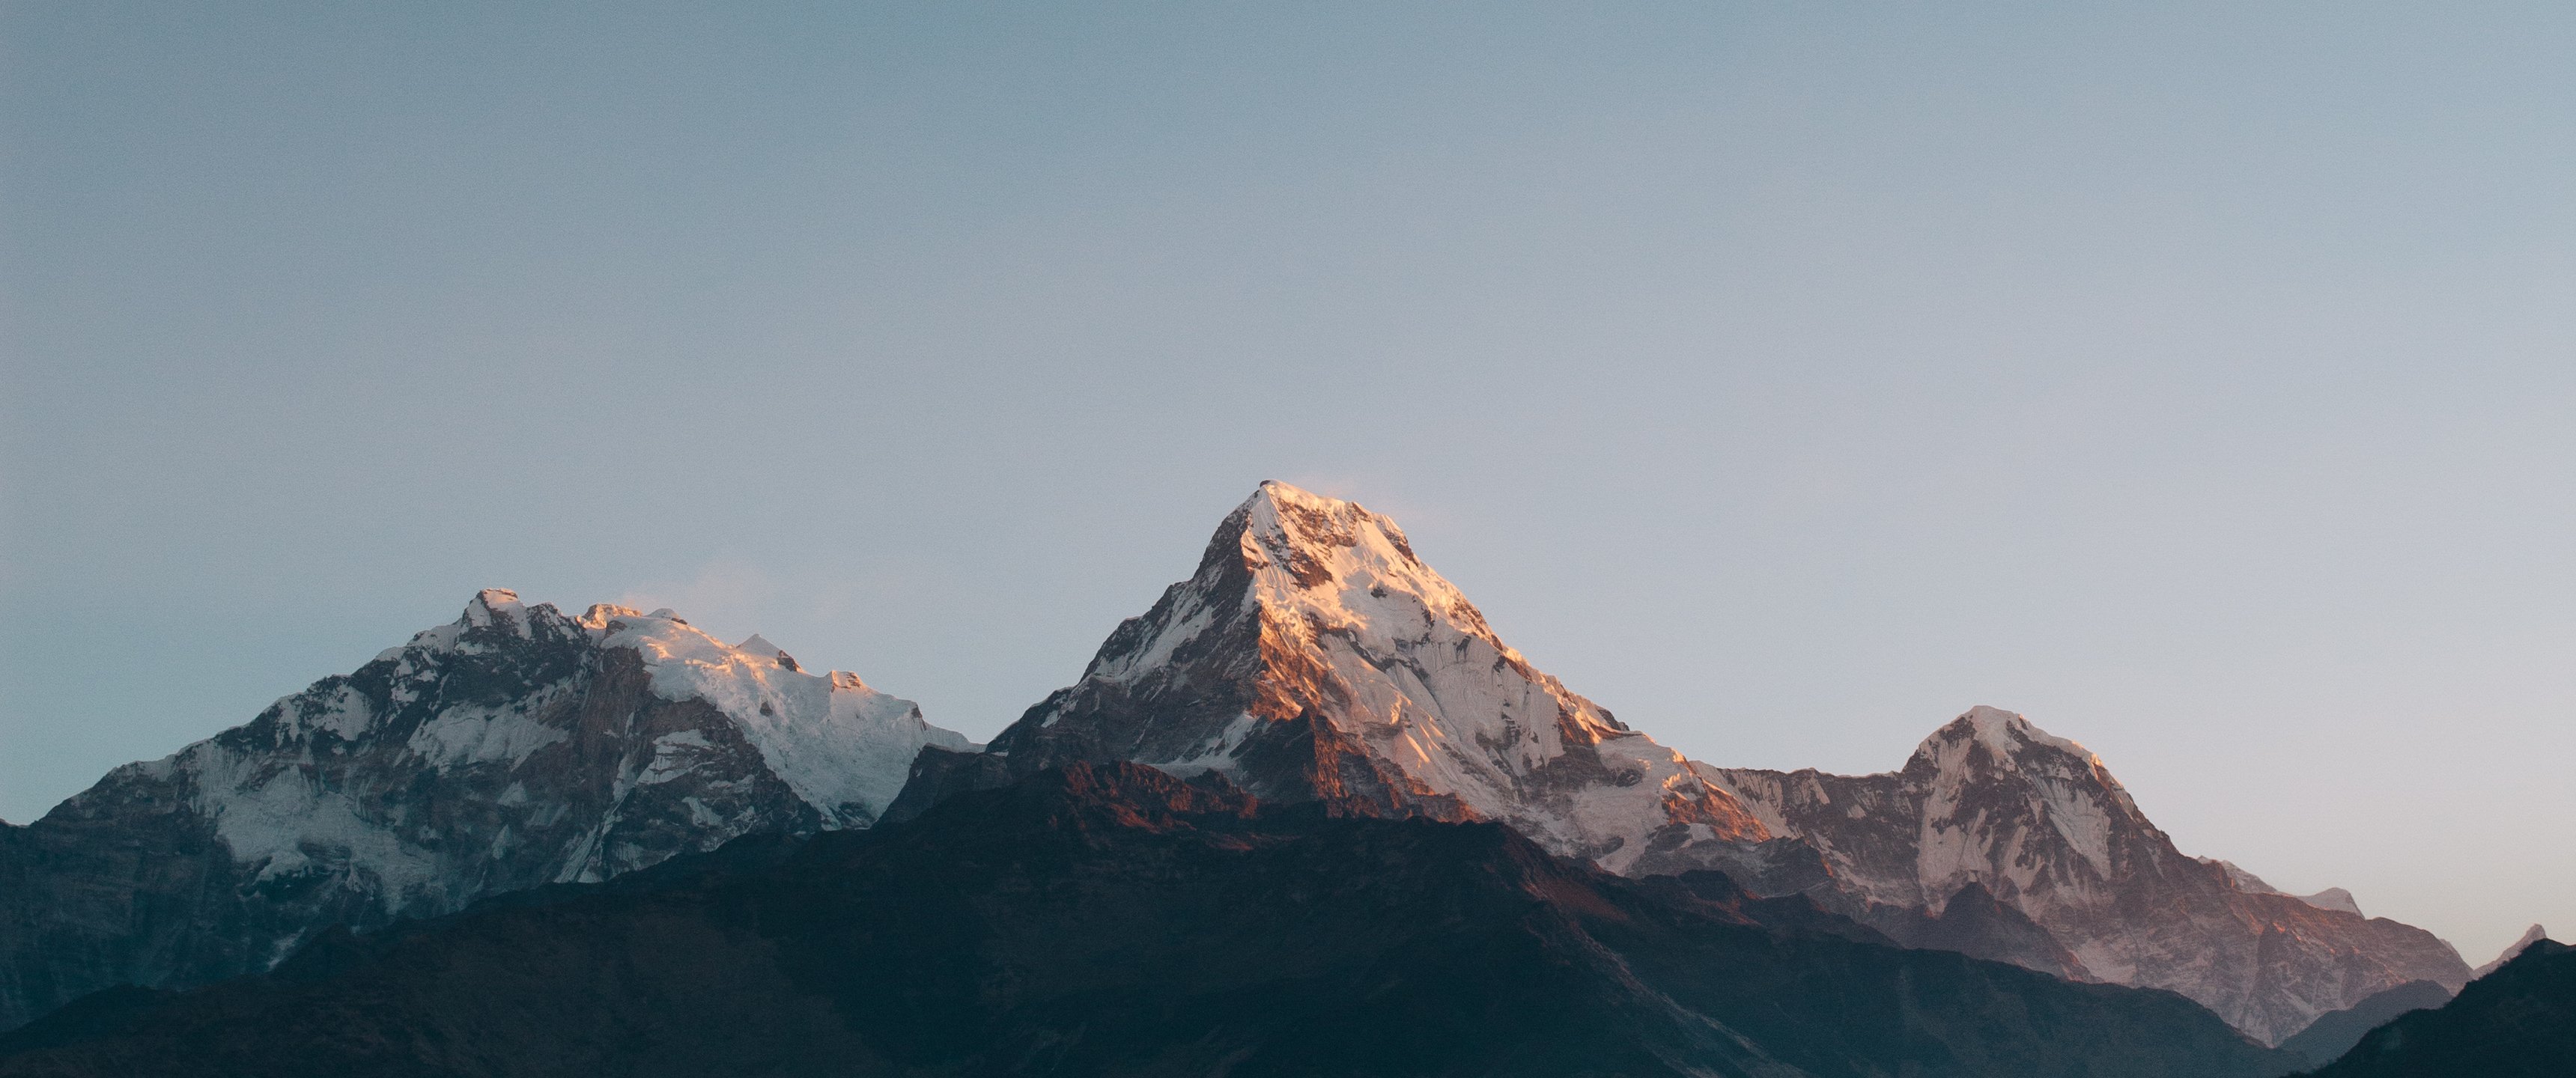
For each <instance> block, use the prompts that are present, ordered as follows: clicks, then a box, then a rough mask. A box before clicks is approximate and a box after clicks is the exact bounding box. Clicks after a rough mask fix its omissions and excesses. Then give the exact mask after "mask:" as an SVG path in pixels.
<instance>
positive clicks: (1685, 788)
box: [893, 482, 2468, 1042]
mask: <svg viewBox="0 0 2576 1078" xmlns="http://www.w3.org/2000/svg"><path fill="white" fill-rule="evenodd" d="M992 751H993V753H995V754H998V755H995V756H987V757H970V756H965V755H959V754H948V753H930V754H926V755H925V757H924V759H923V760H922V761H920V762H919V766H918V767H917V768H916V770H917V772H918V774H917V775H916V779H917V786H916V789H918V790H922V791H934V790H949V789H956V788H973V787H976V786H979V785H982V786H989V785H993V784H996V783H1000V782H1003V781H1006V780H1007V779H1008V778H1009V777H1010V776H1013V775H1026V774H1029V773H1032V772H1034V771H1037V770H1040V769H1044V768H1048V767H1053V766H1058V765H1061V764H1065V763H1070V762H1076V761H1106V760H1125V761H1133V762H1137V763H1144V764H1149V765H1152V766H1154V767H1157V768H1161V769H1163V770H1165V771H1168V772H1171V773H1173V774H1177V775H1183V776H1187V775H1193V774H1199V773H1204V772H1214V773H1217V774H1220V775H1223V776H1224V777H1226V778H1227V779H1229V780H1231V781H1233V782H1236V783H1239V784H1241V785H1243V786H1244V787H1246V788H1248V789H1250V790H1251V791H1253V792H1254V793H1255V794H1257V795H1259V796H1261V797H1263V798H1266V799H1272V800H1283V801H1319V802H1322V803H1324V804H1326V805H1328V806H1330V807H1331V808H1332V809H1333V810H1334V811H1338V812H1344V813H1353V814H1389V815H1403V814H1412V815H1423V816H1428V817H1431V818H1434V819H1443V820H1463V819H1479V820H1496V821H1501V822H1504V823H1508V824H1510V825H1511V826H1513V827H1515V828H1517V829H1519V830H1520V831H1522V832H1523V833H1524V834H1527V835H1528V836H1530V837H1531V838H1533V839H1535V840H1537V841H1538V842H1539V844H1540V845H1542V846H1544V847H1546V848H1547V849H1549V850H1551V851H1553V852H1556V853H1559V854H1562V855H1566V856H1570V857H1579V858H1583V859H1586V860H1590V861H1593V862H1595V863H1597V864H1599V865H1601V866H1602V867H1604V868H1607V869H1610V870H1612V871H1615V872H1622V873H1627V874H1631V875H1640V874H1658V873H1678V872H1685V871H1690V870H1694V869H1715V870H1719V871H1723V872H1726V873H1727V874H1729V875H1730V876H1732V877H1734V878H1736V879H1738V880H1739V881H1742V882H1743V883H1745V885H1746V886H1748V887H1751V888H1753V889H1754V890H1756V891H1757V892H1760V893H1763V894H1766V895H1774V896H1777V895H1789V894H1804V895H1807V896H1809V897H1812V898H1814V899H1815V900H1816V901H1817V902H1819V903H1821V904H1823V905H1825V906H1827V907H1828V908H1831V909H1833V910H1834V911H1836V912H1839V913H1844V914H1847V915H1849V916H1852V917H1855V918H1857V919H1860V920H1862V921H1864V922H1866V923H1868V924H1869V925H1871V926H1872V927H1874V928H1877V929H1879V930H1881V931H1883V932H1885V933H1887V934H1889V935H1890V936H1892V937H1894V938H1895V939H1897V940H1899V941H1900V942H1904V943H1907V944H1910V945H1917V946H1937V947H1944V948H1949V949H1954V950H1959V951H1961V952H1963V953H1969V954H1974V955H1978V956H1980V957H1988V958H1996V959H2003V960H2008V961H2012V962H2015V963H2016V964H2020V965H2023V966H2026V967H2028V968H2031V969H2036V970H2041V971H2044V972H2049V973H2053V974H2056V975H2059V976H2063V977H2067V978H2070V979H2089V980H2100V981H2108V982H2112V983H2120V984H2131V985H2142V986H2149V987H2159V988H2169V989H2172V990H2174V991H2177V992H2180V993H2182V994H2184V995H2186V996H2189V997H2191V998H2192V999H2195V1000H2197V1001H2199V1002H2201V1003H2202V1004H2204V1005H2206V1006H2209V1007H2210V1008H2212V1009H2213V1010H2216V1011H2217V1012H2218V1013H2219V1014H2221V1015H2222V1016H2225V1017H2227V1018H2228V1019H2229V1020H2230V1021H2232V1022H2235V1023H2237V1025H2238V1026H2239V1028H2242V1029H2245V1030H2247V1031H2248V1032H2251V1033H2253V1034H2254V1035H2255V1036H2256V1037H2258V1038H2259V1039H2263V1040H2265V1041H2267V1042H2270V1041H2277V1040H2278V1039H2280V1038H2282V1037H2286V1036H2288V1035H2289V1034H2291V1033H2294V1032H2296V1031H2297V1030H2299V1029H2301V1028H2304V1027H2305V1026H2306V1025H2307V1024H2308V1023H2309V1022H2310V1021H2312V1020H2313V1019H2315V1018H2316V1017H2317V1016H2318V1015H2321V1014H2325V1013H2328V1012H2331V1011H2335V1010H2340V1009H2343V1008H2346V1007H2349V1006H2352V1005H2354V1004H2356V1003H2358V1002H2360V1001H2361V1000H2362V999H2364V998H2366V997H2368V996H2370V995H2372V994H2373V993H2376V992H2380V991H2383V990H2386V989H2389V988H2393V987H2396V986H2397V985H2401V984H2404V983H2406V982H2408V981H2413V980H2433V981H2437V982H2440V983H2442V984H2444V985H2446V986H2456V985H2458V984H2460V983H2462V982H2464V981H2465V980H2466V979H2467V977H2468V969H2467V967H2466V965H2465V964H2463V963H2462V962H2461V961H2460V960H2459V956H2458V955H2457V954H2456V953H2454V952H2452V951H2451V949H2450V948H2449V946H2448V945H2446V944H2443V943H2442V942H2441V941H2440V940H2437V939H2435V938H2433V937H2432V936H2431V935H2429V934H2427V933H2424V932H2422V931H2420V930H2417V929H2413V928H2409V927H2407V926H2405V925H2401V924H2398V923H2396V922H2394V921H2387V920H2380V919H2369V918H2364V917H2362V916H2360V915H2359V913H2357V912H2354V911H2351V910H2338V909H2330V908H2323V906H2324V905H2330V904H2331V902H2332V900H2331V899H2330V898H2327V897H2325V896H2320V897H2319V898H2318V899H2316V900H2301V899H2297V898H2293V897H2290V896H2284V895H2275V894H2258V893H2253V892H2249V891H2247V890H2245V889H2242V888H2239V887H2237V886H2235V885H2233V884H2231V883H2230V882H2229V878H2228V872H2229V871H2230V870H2229V869H2227V868H2221V867H2219V865H2218V863H2215V862H2211V863H2203V862H2201V861H2198V860H2195V859H2193V858H2189V857H2184V856H2182V855H2181V854H2180V853H2179V852H2177V851H2176V850H2175V849H2174V847H2173V843H2172V841H2171V840H2170V839H2168V838H2167V837H2166V836H2165V834H2164V833H2163V832H2162V831H2160V830H2158V829H2156V828H2155V826H2154V825H2153V824H2151V823H2149V822H2148V821H2147V819H2146V817H2145V816H2144V814H2142V813H2141V812H2139V810H2138V808H2137V806H2136V805H2135V804H2134V803H2132V802H2131V801H2130V799H2129V796H2128V794H2127V792H2126V791H2125V790H2123V789H2121V787H2120V785H2119V783H2118V781H2117V780H2115V779H2113V778H2112V777H2111V775H2110V772H2109V771H2108V770H2107V769H2105V768H2103V767H2102V765H2101V763H2100V761H2099V760H2096V759H2094V758H2093V755H2092V754H2091V753H2090V752H2087V751H2085V750H2084V749H2083V748H2082V747H2081V746H2078V745H2076V744H2075V743H2073V742H2070V741H2065V740H2062V739H2059V738H2055V737H2052V736H2049V735H2047V734H2045V733H2042V732H2040V731H2039V730H2038V729H2037V728H2036V727H2034V726H2032V725H2030V723H2028V722H2027V721H2026V720H2024V719H2022V718H2021V717H2019V716H2017V715H2011V714H2009V713H2006V712H2002V711H1997V710H1994V709H1991V708H1978V709H1976V710H1974V711H1971V712H1969V713H1968V714H1967V715H1965V716H1962V717H1961V718H1960V719H1958V720H1957V721H1955V722H1952V723H1950V724H1948V725H1946V726H1944V727H1942V728H1941V729H1940V730H1939V731H1938V732H1936V733H1935V734H1934V735H1933V736H1932V737H1931V738H1930V739H1929V740H1927V741H1925V742H1924V743H1923V745H1922V747H1921V748H1920V749H1919V750H1918V751H1917V752H1916V753H1915V756H1914V758H1913V759H1912V760H1911V761H1909V762H1908V763H1907V764H1906V766H1905V768H1904V769H1903V770H1902V771H1899V772H1893V773H1889V774H1884V775H1870V776H1860V777H1844V776H1834V775H1824V774H1820V773H1818V772H1814V771H1801V772H1796V773H1793V774H1783V773H1779V772H1771V771H1758V770H1751V769H1740V768H1718V767H1711V766H1708V765H1705V764H1698V763H1693V762H1691V761H1688V760H1685V759H1683V758H1682V757H1681V756H1680V754H1678V753H1675V752H1674V751H1672V750H1671V749H1668V748H1665V747H1664V746H1662V745H1659V744H1657V743H1655V742H1654V740H1653V739H1651V738H1649V737H1647V736H1645V735H1644V734H1641V733H1639V732H1637V731H1635V730H1632V729H1629V728H1628V727H1627V726H1626V725H1625V724H1622V723H1620V722H1619V721H1618V720H1617V719H1615V718H1613V717H1612V716H1611V714H1610V713H1609V712H1608V711H1607V710H1605V709H1603V708H1601V707H1600V706H1599V705H1597V704H1594V703H1593V702H1592V701H1590V700H1587V699H1585V698H1583V697H1581V696H1578V695H1576V694H1575V693H1573V692H1572V691H1571V690H1568V689H1567V688H1566V687H1565V686H1564V685H1562V684H1561V683H1559V682H1558V681H1557V680H1556V679H1555V678H1553V677H1549V676H1548V675H1546V674H1543V673H1541V672H1539V671H1538V670H1537V669H1536V668H1534V667H1533V666H1531V665H1530V663H1529V662H1528V660H1526V659H1524V658H1523V657H1522V656H1521V655H1520V653H1518V652H1516V651H1514V650H1512V649H1511V648H1510V647H1508V646H1506V645H1505V644H1503V642H1502V641H1501V639H1500V638H1498V637H1497V636H1496V635H1495V634H1494V632H1493V630H1492V629H1491V628H1490V627H1489V626H1488V625H1487V624H1486V622H1485V619H1484V616H1483V615H1482V614H1480V613H1479V612H1478V611H1477V610H1476V608H1475V606H1474V605H1473V604H1471V603H1469V602H1468V601H1467V599H1466V597H1465V596H1463V595H1460V594H1459V593H1458V590H1457V589H1456V588H1454V587H1452V586H1451V585H1450V584H1449V582H1448V581H1446V580H1444V579H1442V578H1441V577H1440V575H1439V574H1438V573H1436V572H1434V571H1432V569H1431V568H1430V567H1429V566H1427V565H1425V564H1423V562H1422V561H1421V559H1420V558H1418V557H1417V556H1416V555H1415V553H1414V550H1413V548H1412V545H1411V544H1410V543H1409V542H1408V541H1407V540H1406V538H1405V535H1404V532H1403V531H1402V529H1400V528H1398V527H1397V526H1396V525H1395V523H1394V522H1393V521H1391V520H1388V519H1387V518H1385V517H1382V516H1379V515H1377V514H1374V513H1371V512H1369V511H1368V510H1366V509H1363V508H1361V507H1360V506H1358V505H1355V504H1353V503H1350V502H1346V501H1340V500H1337V499H1332V498H1326V497H1321V496H1318V495H1315V494H1312V493H1308V492H1306V491H1302V490H1299V489H1297V488H1295V487H1291V486H1288V485H1285V484H1281V483H1275V482H1274V483H1264V484H1262V486H1261V487H1260V489H1259V490H1257V491H1256V492H1255V493H1254V494H1253V496H1252V497H1251V499H1250V500H1248V501H1246V502H1244V503H1243V504H1242V505H1241V506H1240V507H1238V508H1237V509H1235V510H1234V512H1233V513H1231V514H1230V515H1228V516H1227V517H1226V519H1225V521H1224V523H1223V524H1222V525H1220V526H1219V527H1218V529H1217V531H1216V534H1215V536H1214V537H1213V538H1212V539H1211V540H1210V541H1209V543H1208V546H1207V550H1206V553H1205V554H1204V555H1203V556H1202V557H1201V558H1200V560H1199V565H1198V568H1197V571H1196V572H1195V573H1193V574H1192V575H1191V577H1190V579H1188V580H1186V581H1183V582H1181V583H1179V584H1175V585H1173V586H1172V587H1171V588H1169V589H1168V590H1166V591H1165V592H1164V593H1163V595H1162V597H1161V599H1160V600H1159V601H1157V602H1156V603H1155V604H1154V605H1153V607H1152V609H1150V610H1148V611H1147V612H1146V613H1145V614H1144V615H1143V616H1142V617H1137V618H1131V619H1128V620H1127V621H1126V622H1124V623H1122V624H1120V625H1119V626H1118V628H1117V630H1116V631H1115V632H1113V633H1111V634H1110V636H1109V639H1108V640H1107V641H1106V642H1105V643H1103V644H1102V645H1101V648H1100V650H1099V652H1098V654H1097V655H1095V656H1094V657H1093V659H1092V660H1091V664H1090V666H1089V667H1088V668H1087V669H1086V670H1085V671H1084V672H1083V676H1082V678H1081V680H1080V681H1078V682H1076V683H1075V684H1073V685H1072V686H1070V687H1067V688H1065V689H1061V690H1058V691H1057V692H1055V693H1053V694H1052V695H1050V696H1048V697H1047V699H1046V700H1044V701H1043V702H1041V703H1039V704H1038V705H1037V706H1036V707H1033V708H1031V709H1029V711H1028V712H1027V714H1025V715H1023V716H1022V717H1021V718H1020V720H1019V721H1018V722H1016V723H1014V724H1013V725H1012V726H1011V727H1009V728H1008V729H1006V730H1004V731H1003V732H1002V733H1001V734H1000V735H998V736H997V737H995V739H994V741H993V745H992ZM907 796H910V795H907ZM908 811H912V809H911V807H908V806H905V805H900V804H899V805H897V806H895V808H894V809H893V812H894V813H895V814H896V815H898V816H900V815H903V814H904V813H906V812H908ZM2247 878H2248V879H2251V878H2252V877H2250V876H2248V877H2247ZM2263 890H2265V891H2268V890H2269V889H2268V888H2263ZM2347 901H2348V896H2347Z"/></svg>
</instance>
